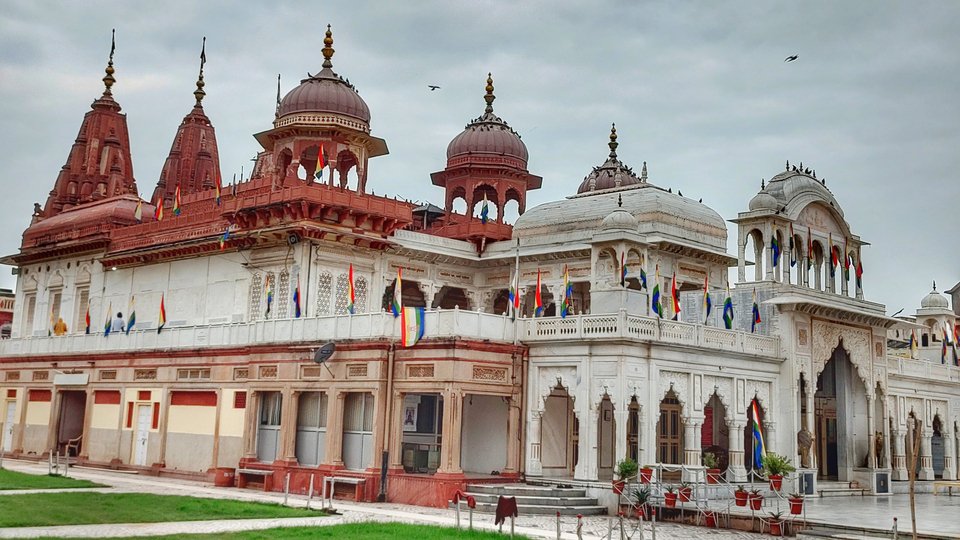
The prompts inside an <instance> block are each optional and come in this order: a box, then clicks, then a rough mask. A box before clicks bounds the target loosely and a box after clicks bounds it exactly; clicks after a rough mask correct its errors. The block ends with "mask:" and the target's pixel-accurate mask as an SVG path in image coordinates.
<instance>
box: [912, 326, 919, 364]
mask: <svg viewBox="0 0 960 540" xmlns="http://www.w3.org/2000/svg"><path fill="white" fill-rule="evenodd" d="M918 347H919V343H917V331H916V330H911V331H910V358H914V359H916V358H917V349H918Z"/></svg>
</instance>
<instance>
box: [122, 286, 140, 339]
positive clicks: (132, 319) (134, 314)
mask: <svg viewBox="0 0 960 540" xmlns="http://www.w3.org/2000/svg"><path fill="white" fill-rule="evenodd" d="M135 324H137V306H136V304H135V303H134V297H133V296H131V297H130V318H129V319H127V327H126V328H124V329H123V333H124V334H125V335H128V336H129V335H130V330H131V329H132V328H133V325H135Z"/></svg>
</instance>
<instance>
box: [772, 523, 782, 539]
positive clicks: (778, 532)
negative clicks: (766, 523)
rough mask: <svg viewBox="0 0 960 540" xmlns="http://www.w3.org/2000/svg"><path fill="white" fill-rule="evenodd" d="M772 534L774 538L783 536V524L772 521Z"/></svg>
mask: <svg viewBox="0 0 960 540" xmlns="http://www.w3.org/2000/svg"><path fill="white" fill-rule="evenodd" d="M770 534H771V535H772V536H783V523H781V522H779V521H771V522H770Z"/></svg>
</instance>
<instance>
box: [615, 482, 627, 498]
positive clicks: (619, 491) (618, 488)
mask: <svg viewBox="0 0 960 540" xmlns="http://www.w3.org/2000/svg"><path fill="white" fill-rule="evenodd" d="M626 486H627V483H626V482H625V481H623V480H614V481H613V492H614V493H616V494H617V495H620V494H622V493H623V488H625V487H626Z"/></svg>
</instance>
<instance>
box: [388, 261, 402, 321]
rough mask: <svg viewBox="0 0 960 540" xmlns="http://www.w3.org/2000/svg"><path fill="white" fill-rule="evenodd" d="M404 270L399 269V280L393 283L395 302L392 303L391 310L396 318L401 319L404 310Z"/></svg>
mask: <svg viewBox="0 0 960 540" xmlns="http://www.w3.org/2000/svg"><path fill="white" fill-rule="evenodd" d="M402 270H403V269H402V268H400V267H399V266H398V267H397V280H396V281H394V282H393V302H391V303H390V310H391V311H393V316H394V317H399V316H400V312H401V311H402V310H403V280H402V277H401V273H402Z"/></svg>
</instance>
